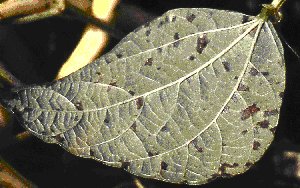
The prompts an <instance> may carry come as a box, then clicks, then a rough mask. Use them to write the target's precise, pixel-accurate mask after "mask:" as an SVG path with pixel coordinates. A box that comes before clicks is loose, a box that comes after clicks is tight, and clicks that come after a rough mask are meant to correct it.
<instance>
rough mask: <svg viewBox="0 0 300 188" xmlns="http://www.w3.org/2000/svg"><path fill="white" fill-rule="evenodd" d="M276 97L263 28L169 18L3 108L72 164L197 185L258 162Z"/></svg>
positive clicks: (177, 14)
mask: <svg viewBox="0 0 300 188" xmlns="http://www.w3.org/2000/svg"><path fill="white" fill-rule="evenodd" d="M87 50H88V49H87ZM284 87H285V68H284V59H283V48H282V45H281V43H280V41H279V39H278V37H277V34H276V32H275V30H274V28H273V26H272V24H271V23H269V22H263V21H262V20H260V19H257V18H256V17H249V16H247V15H244V14H241V13H236V12H230V11H221V10H213V9H176V10H171V11H168V12H167V13H165V14H164V15H162V16H161V17H159V18H157V19H156V20H154V21H152V22H150V23H149V24H146V25H144V26H142V27H140V28H138V29H137V30H135V31H134V32H132V33H130V34H129V35H128V36H126V37H125V38H124V39H123V40H122V41H121V42H120V43H119V44H118V45H117V46H116V47H115V48H114V49H113V50H112V51H111V52H109V53H108V54H106V55H104V56H102V57H101V58H99V59H97V60H96V61H95V62H94V63H92V64H91V65H88V66H86V67H84V68H83V69H81V70H79V71H77V72H75V73H73V74H71V75H70V76H68V77H66V78H64V79H62V80H59V81H56V82H54V83H51V84H47V85H42V86H32V87H27V88H19V89H15V91H14V92H15V93H16V96H15V98H14V99H11V100H8V101H6V102H7V103H8V106H10V107H11V109H13V111H15V112H17V113H18V114H19V115H20V118H21V122H22V123H23V125H24V127H25V128H26V129H27V130H29V131H30V132H31V133H32V134H34V135H35V136H37V137H39V138H40V139H42V140H44V141H46V142H50V143H57V144H59V145H61V146H62V147H63V148H65V149H66V150H67V151H69V152H71V153H73V154H75V155H78V156H81V157H86V158H93V159H96V160H98V161H101V162H102V163H104V164H107V165H110V166H114V167H122V168H125V169H126V170H127V171H129V172H130V173H133V174H135V175H138V176H142V177H148V178H154V179H159V180H163V181H168V182H173V183H187V184H203V183H206V182H208V181H210V180H212V179H214V178H216V177H220V176H225V177H228V176H231V175H235V174H239V173H242V172H244V171H246V170H247V169H248V168H249V167H250V166H251V165H252V164H253V163H255V162H256V161H257V160H258V159H259V158H260V157H261V156H262V155H263V153H264V152H265V150H266V149H267V148H268V146H269V145H270V143H271V141H272V140H273V137H274V130H275V127H276V126H277V122H278V118H279V110H280V106H281V102H282V99H281V97H280V96H282V92H283V91H284Z"/></svg>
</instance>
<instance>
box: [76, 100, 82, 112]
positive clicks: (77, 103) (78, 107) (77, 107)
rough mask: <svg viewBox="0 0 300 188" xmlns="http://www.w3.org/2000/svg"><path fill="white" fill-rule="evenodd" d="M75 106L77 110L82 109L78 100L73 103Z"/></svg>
mask: <svg viewBox="0 0 300 188" xmlns="http://www.w3.org/2000/svg"><path fill="white" fill-rule="evenodd" d="M75 108H76V109H77V110H79V111H82V110H83V105H82V103H81V102H80V101H77V102H76V103H75Z"/></svg>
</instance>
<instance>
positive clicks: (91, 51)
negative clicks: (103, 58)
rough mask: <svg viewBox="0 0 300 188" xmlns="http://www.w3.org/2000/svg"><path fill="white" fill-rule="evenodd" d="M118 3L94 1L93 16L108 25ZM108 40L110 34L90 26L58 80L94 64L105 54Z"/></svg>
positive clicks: (60, 72)
mask: <svg viewBox="0 0 300 188" xmlns="http://www.w3.org/2000/svg"><path fill="white" fill-rule="evenodd" d="M118 3H119V0H94V1H93V6H92V16H93V17H95V18H98V19H100V20H102V21H104V22H106V23H107V24H108V23H109V22H111V20H112V18H113V15H114V14H113V11H114V9H115V7H116V6H117V4H118ZM108 40H109V39H108V34H107V33H106V32H105V31H104V30H103V29H101V28H98V27H96V26H94V25H88V26H87V27H86V28H85V31H84V33H83V35H82V38H81V40H80V41H79V43H78V45H77V47H76V49H75V50H74V51H73V53H72V54H71V56H70V57H69V59H68V60H67V61H66V62H65V63H64V65H63V66H62V67H61V69H60V71H59V73H58V75H57V77H56V79H60V78H62V77H65V76H67V75H69V74H70V73H72V72H74V71H76V70H78V69H80V68H81V67H84V66H85V65H87V64H88V63H90V62H92V61H93V60H94V59H95V58H96V57H97V56H98V55H99V54H101V53H102V52H103V50H104V48H105V46H106V44H107V42H108Z"/></svg>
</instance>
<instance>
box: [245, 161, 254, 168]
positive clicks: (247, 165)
mask: <svg viewBox="0 0 300 188" xmlns="http://www.w3.org/2000/svg"><path fill="white" fill-rule="evenodd" d="M252 165H253V163H251V162H247V163H246V164H245V167H248V168H250V167H251V166H252Z"/></svg>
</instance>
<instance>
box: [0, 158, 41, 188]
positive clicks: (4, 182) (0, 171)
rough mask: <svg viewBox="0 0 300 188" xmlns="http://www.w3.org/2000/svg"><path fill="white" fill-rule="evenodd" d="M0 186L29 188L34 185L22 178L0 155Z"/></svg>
mask: <svg viewBox="0 0 300 188" xmlns="http://www.w3.org/2000/svg"><path fill="white" fill-rule="evenodd" d="M0 187H5V188H19V187H20V188H21V187H22V188H27V187H28V188H30V187H36V186H35V185H34V184H33V183H31V182H30V181H28V180H27V179H26V178H24V177H23V176H22V175H21V174H20V173H19V172H17V171H16V170H15V169H13V168H12V167H11V166H10V165H9V164H8V163H6V162H5V161H4V160H3V159H2V158H1V157H0Z"/></svg>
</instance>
